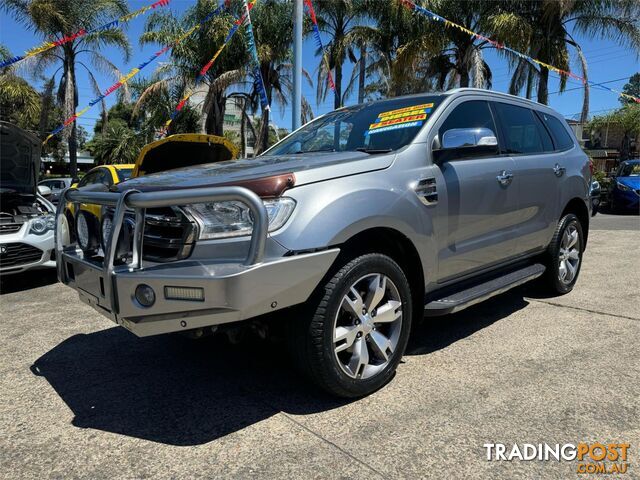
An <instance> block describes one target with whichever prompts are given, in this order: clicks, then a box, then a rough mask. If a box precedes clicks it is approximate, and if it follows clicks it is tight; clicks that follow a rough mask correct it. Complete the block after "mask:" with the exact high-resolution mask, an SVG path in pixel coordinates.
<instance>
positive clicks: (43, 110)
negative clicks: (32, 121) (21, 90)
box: [38, 79, 54, 140]
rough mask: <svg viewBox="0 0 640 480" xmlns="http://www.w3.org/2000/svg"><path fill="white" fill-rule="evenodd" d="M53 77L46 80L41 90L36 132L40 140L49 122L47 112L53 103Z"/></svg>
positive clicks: (42, 138)
mask: <svg viewBox="0 0 640 480" xmlns="http://www.w3.org/2000/svg"><path fill="white" fill-rule="evenodd" d="M53 87H54V81H53V79H51V80H49V81H47V83H45V85H44V90H43V92H42V105H41V107H40V123H39V124H38V134H39V135H40V140H44V139H45V137H46V136H47V135H46V131H47V125H48V124H49V113H50V112H51V106H52V104H53Z"/></svg>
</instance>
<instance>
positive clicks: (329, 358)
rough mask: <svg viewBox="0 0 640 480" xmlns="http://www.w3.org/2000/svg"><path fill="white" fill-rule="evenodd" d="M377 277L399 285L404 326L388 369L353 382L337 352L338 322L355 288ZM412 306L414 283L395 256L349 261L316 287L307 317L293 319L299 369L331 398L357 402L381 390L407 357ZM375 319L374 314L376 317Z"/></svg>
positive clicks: (292, 338)
mask: <svg viewBox="0 0 640 480" xmlns="http://www.w3.org/2000/svg"><path fill="white" fill-rule="evenodd" d="M372 274H382V275H384V276H386V277H387V278H388V279H390V280H391V281H392V283H393V286H395V287H396V290H394V292H396V293H397V294H399V297H400V301H401V307H400V309H401V312H402V317H401V322H400V324H399V326H398V327H397V328H398V329H399V335H398V336H397V345H396V347H395V350H393V352H392V353H391V354H390V355H389V356H388V361H387V363H386V366H384V367H380V368H382V369H381V370H380V371H379V372H378V373H376V374H374V375H373V376H371V377H369V378H353V377H351V376H349V375H348V374H347V373H345V371H344V370H343V367H341V365H340V364H339V360H338V358H337V357H338V355H337V354H336V353H335V350H334V349H335V345H334V338H333V336H334V328H335V325H334V322H335V321H336V319H337V316H338V310H339V309H340V307H341V304H342V302H343V298H344V296H345V295H346V294H347V292H349V290H350V288H351V286H352V285H354V284H355V283H357V282H358V281H359V279H362V278H364V277H367V275H372ZM411 305H412V302H411V289H410V288H409V282H408V281H407V278H406V276H405V274H404V272H403V271H402V269H401V268H400V267H399V266H398V264H397V263H396V262H394V261H393V260H392V259H391V258H389V257H387V256H386V255H381V254H377V253H371V254H367V255H362V256H360V257H357V258H355V259H353V260H351V261H349V262H348V263H347V264H346V265H344V266H342V267H341V268H340V269H339V270H338V272H337V273H336V274H335V275H333V277H332V278H331V279H329V280H328V281H327V282H326V283H325V284H324V285H322V286H320V287H319V288H318V289H317V291H316V292H315V293H314V295H312V296H311V298H310V299H309V301H308V302H307V305H306V308H304V309H303V310H304V313H303V312H300V313H301V315H299V316H297V318H292V319H291V320H290V323H289V329H288V332H287V333H288V335H287V337H288V343H289V346H290V349H291V350H292V353H293V355H294V358H295V360H296V364H297V366H298V367H299V368H300V369H301V370H302V371H303V373H305V374H306V375H307V376H308V377H309V378H311V380H312V381H313V382H314V383H316V384H317V385H318V386H319V387H320V388H322V389H324V390H325V391H327V392H329V393H331V394H332V395H336V396H339V397H345V398H354V397H361V396H364V395H368V394H370V393H372V392H374V391H376V390H378V389H379V388H381V387H382V386H384V385H385V384H386V383H388V382H389V381H390V380H391V379H392V378H393V376H394V374H395V371H396V368H397V366H398V364H399V363H400V360H401V359H402V355H403V354H404V351H405V348H406V346H407V341H408V339H409V333H410V331H411V320H412V314H413V313H412V306H411ZM395 310H396V311H400V310H399V309H395ZM374 318H375V317H374V314H373V313H372V314H371V319H372V320H373V319H374ZM363 325H364V322H363ZM360 335H362V333H361V334H360ZM371 335H374V333H372V334H371ZM365 338H366V340H364V341H366V342H368V343H367V345H369V344H370V342H371V339H370V337H369V335H365ZM356 341H357V340H356ZM354 345H355V343H354ZM367 348H368V347H367ZM347 353H348V352H347Z"/></svg>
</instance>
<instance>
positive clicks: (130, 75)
mask: <svg viewBox="0 0 640 480" xmlns="http://www.w3.org/2000/svg"><path fill="white" fill-rule="evenodd" d="M165 1H169V0H165ZM223 9H224V5H220V6H219V7H218V8H217V9H215V10H214V11H213V12H211V13H210V14H209V15H207V16H206V17H205V18H204V19H203V20H202V21H201V22H200V23H198V24H196V25H194V26H193V27H191V28H190V29H189V30H187V31H186V32H185V33H184V34H182V35H181V36H180V37H178V38H177V39H176V40H175V41H174V42H173V43H171V44H169V45H167V46H165V47H163V48H162V49H160V50H158V51H157V52H156V53H154V54H153V55H151V56H150V57H149V59H148V60H146V61H145V62H142V63H141V64H139V65H138V66H137V67H135V68H132V69H131V71H129V73H127V74H126V75H124V76H123V77H121V78H120V79H119V80H118V81H117V82H116V83H114V84H113V85H111V86H110V87H109V88H107V89H106V90H105V91H104V93H103V94H101V95H99V96H98V97H96V98H94V99H93V100H91V101H90V102H89V104H88V105H87V106H86V107H85V108H83V109H82V110H80V111H78V112H76V113H75V114H73V115H72V116H70V117H69V118H67V119H66V120H65V121H64V122H63V123H62V124H61V125H59V126H58V127H56V128H55V129H54V130H53V131H51V133H50V134H49V135H48V136H47V138H45V139H44V142H42V144H43V145H44V144H46V143H47V142H48V141H49V140H50V139H51V138H52V137H53V136H55V135H57V134H58V133H60V132H61V131H62V130H64V128H65V127H66V126H68V125H70V124H71V123H73V122H74V121H75V120H76V119H77V118H78V117H81V116H82V115H84V114H85V113H87V111H88V110H89V109H90V108H91V107H93V106H94V105H95V104H97V103H99V102H101V101H102V100H103V99H104V98H105V97H107V96H109V95H111V94H112V93H113V92H115V91H116V90H118V89H119V88H120V87H121V86H122V85H124V84H125V83H127V82H128V81H129V80H131V79H132V78H133V77H134V76H136V75H137V74H138V73H140V70H142V69H143V68H144V67H146V66H147V65H149V64H150V63H151V62H153V61H154V60H155V59H157V58H158V57H159V56H161V55H163V54H164V53H166V52H168V51H169V50H171V49H172V48H175V47H176V45H178V44H179V43H181V42H182V41H184V40H185V39H186V38H188V37H190V36H191V35H192V34H193V33H194V32H195V31H196V30H198V29H200V28H202V26H203V25H204V24H205V23H207V22H208V21H209V20H211V19H212V18H213V17H215V16H216V15H219V14H220V12H221V11H222V10H223Z"/></svg>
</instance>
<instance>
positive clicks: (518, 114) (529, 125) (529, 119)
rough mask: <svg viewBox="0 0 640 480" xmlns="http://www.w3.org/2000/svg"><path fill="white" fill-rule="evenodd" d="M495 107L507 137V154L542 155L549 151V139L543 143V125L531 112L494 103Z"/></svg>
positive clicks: (505, 104) (513, 106)
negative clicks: (541, 129)
mask: <svg viewBox="0 0 640 480" xmlns="http://www.w3.org/2000/svg"><path fill="white" fill-rule="evenodd" d="M494 106H495V109H496V112H497V114H498V121H499V122H500V126H501V127H502V132H503V134H504V137H505V139H504V141H505V147H506V149H507V153H515V154H518V153H542V152H544V151H545V150H549V148H548V147H549V146H550V145H549V143H548V139H547V142H543V135H542V133H543V132H541V131H540V127H542V125H540V123H539V122H538V121H537V119H536V117H535V115H534V113H533V112H532V111H531V110H529V109H528V108H524V107H518V106H516V105H510V104H508V103H494ZM545 143H547V148H546V149H545Z"/></svg>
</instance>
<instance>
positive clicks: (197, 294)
mask: <svg viewBox="0 0 640 480" xmlns="http://www.w3.org/2000/svg"><path fill="white" fill-rule="evenodd" d="M164 298H166V299H167V300H186V301H189V302H204V288H199V287H164Z"/></svg>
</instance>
